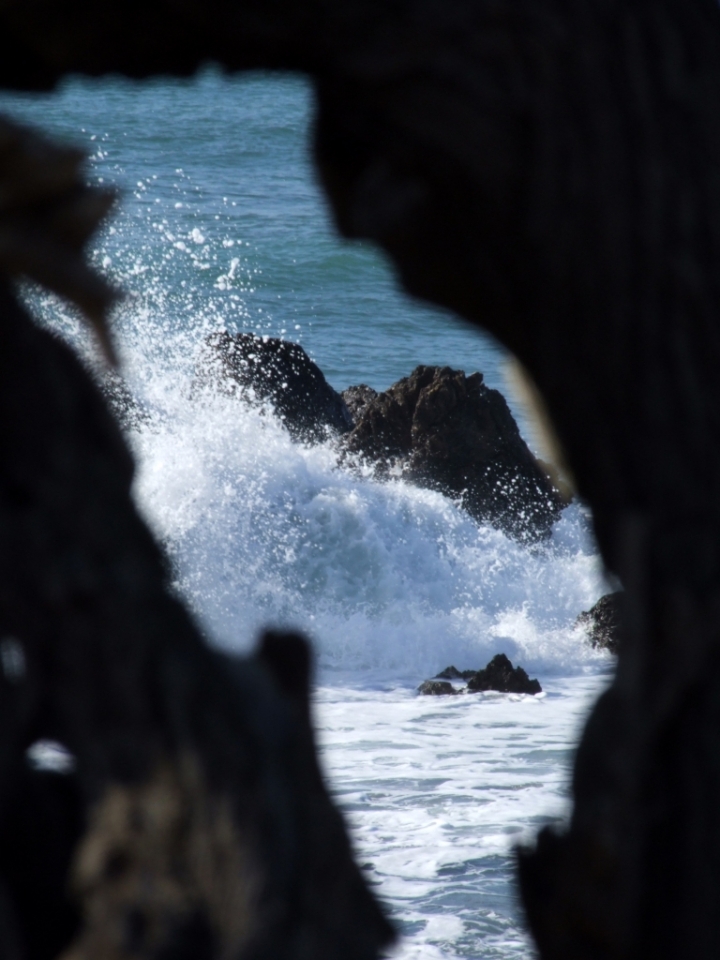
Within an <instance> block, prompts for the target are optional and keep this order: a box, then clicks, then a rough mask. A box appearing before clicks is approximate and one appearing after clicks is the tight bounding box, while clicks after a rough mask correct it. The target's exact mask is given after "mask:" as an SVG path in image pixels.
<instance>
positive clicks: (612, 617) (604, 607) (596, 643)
mask: <svg viewBox="0 0 720 960" xmlns="http://www.w3.org/2000/svg"><path fill="white" fill-rule="evenodd" d="M623 607H624V594H623V592H622V591H621V590H618V591H616V592H615V593H608V594H606V595H605V596H604V597H600V599H599V600H598V602H597V603H596V604H595V605H594V606H593V607H591V608H590V609H589V610H583V612H582V613H581V614H580V616H579V617H578V618H577V621H576V622H577V623H578V624H579V625H580V626H582V627H584V628H585V630H586V632H587V635H588V640H589V641H590V643H591V644H592V645H593V647H600V648H601V649H603V650H609V651H610V653H617V652H618V651H619V649H620V638H621V631H622V628H623Z"/></svg>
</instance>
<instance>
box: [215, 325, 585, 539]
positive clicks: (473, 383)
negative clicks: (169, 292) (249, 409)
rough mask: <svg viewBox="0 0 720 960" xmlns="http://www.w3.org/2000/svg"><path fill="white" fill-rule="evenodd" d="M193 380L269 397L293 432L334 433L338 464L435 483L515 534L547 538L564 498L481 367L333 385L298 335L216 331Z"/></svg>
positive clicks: (299, 436)
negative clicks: (383, 382)
mask: <svg viewBox="0 0 720 960" xmlns="http://www.w3.org/2000/svg"><path fill="white" fill-rule="evenodd" d="M197 381H198V384H199V385H200V386H203V385H211V386H212V387H213V388H215V389H221V390H223V391H226V392H228V393H230V394H238V395H239V396H242V398H243V399H244V400H245V401H246V402H251V403H256V404H258V405H265V404H270V405H271V406H272V407H273V409H274V411H275V413H276V415H277V416H278V417H279V419H280V420H281V421H282V423H283V424H284V425H285V427H286V429H287V430H288V432H289V433H290V435H291V436H292V437H293V439H295V440H297V441H299V442H303V443H317V442H322V441H326V440H328V439H334V440H335V441H336V443H337V447H338V462H339V463H340V464H341V465H343V466H344V467H346V468H348V469H352V468H353V467H354V466H356V465H361V466H362V467H363V468H364V469H367V467H368V466H369V467H370V468H371V470H372V473H373V475H374V476H375V477H376V478H377V479H381V480H382V479H386V478H390V477H393V478H402V479H404V480H407V481H408V482H410V483H413V484H416V485H417V486H420V487H425V488H428V489H432V490H438V491H439V492H441V493H444V494H446V495H447V496H450V497H452V498H453V499H454V500H456V501H457V502H458V503H459V504H460V505H461V506H462V508H463V509H464V510H466V511H467V512H468V514H469V515H470V516H472V517H473V518H474V519H475V520H476V521H477V522H478V523H489V524H491V525H492V526H494V527H496V528H498V529H500V530H502V531H503V532H504V533H506V534H507V535H508V536H511V537H513V538H514V539H517V540H520V541H523V542H535V541H538V540H542V539H545V538H547V537H549V535H550V533H551V530H552V527H553V525H554V523H555V522H556V521H557V520H558V519H559V517H560V514H561V512H562V509H563V507H564V506H565V505H566V500H565V498H564V497H563V495H562V494H561V493H560V491H559V490H558V489H557V488H556V487H555V486H554V484H553V482H552V480H551V478H550V476H549V475H548V472H547V470H546V469H544V467H543V465H542V464H541V463H540V462H539V461H538V460H537V459H536V458H535V457H534V456H533V454H532V453H531V452H530V450H529V448H528V446H527V444H526V443H525V441H524V440H523V439H522V437H521V435H520V431H519V429H518V426H517V424H516V422H515V420H514V418H513V416H512V414H511V412H510V409H509V407H508V405H507V402H506V401H505V398H504V397H503V396H502V394H501V393H500V392H499V391H497V390H492V389H490V388H489V387H487V386H486V384H485V383H484V381H483V375H482V374H481V373H473V374H471V375H470V376H466V375H465V374H464V373H463V372H462V371H459V370H452V369H451V368H450V367H430V366H419V367H416V369H415V370H414V371H412V373H411V374H410V375H409V376H407V377H404V378H402V379H401V380H399V381H398V382H397V383H395V384H393V385H392V386H391V387H390V388H389V389H388V390H385V391H382V392H378V391H375V390H373V389H372V388H371V387H368V386H367V385H365V384H358V385H355V386H351V387H348V388H347V389H346V390H345V391H343V393H342V394H340V393H338V392H337V391H336V390H334V389H333V387H331V386H330V384H329V383H328V382H327V380H326V379H325V376H324V374H323V372H322V370H320V368H319V367H318V366H317V364H315V363H314V362H313V361H312V360H311V359H310V358H309V357H308V355H307V354H306V353H305V351H304V350H303V348H302V347H301V346H299V345H298V344H295V343H291V342H289V341H285V340H279V339H277V338H273V337H258V336H255V335H254V334H249V333H237V334H230V333H228V332H220V333H214V334H211V335H210V336H209V337H208V338H207V340H206V342H205V349H204V351H203V354H202V357H201V361H200V365H199V371H198V378H197Z"/></svg>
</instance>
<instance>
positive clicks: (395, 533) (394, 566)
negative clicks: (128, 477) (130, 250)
mask: <svg viewBox="0 0 720 960" xmlns="http://www.w3.org/2000/svg"><path fill="white" fill-rule="evenodd" d="M179 352H180V353H181V354H182V355H183V360H185V358H186V356H187V351H179ZM154 371H155V372H154V377H153V383H154V390H153V394H152V395H151V397H150V398H149V399H150V400H151V401H152V402H153V403H154V411H153V416H152V419H151V420H150V421H149V422H148V423H146V424H145V425H143V426H142V427H141V429H139V430H138V431H137V432H136V433H135V435H134V437H133V442H134V445H135V449H136V453H137V457H138V462H139V464H140V469H139V475H138V480H137V485H136V491H137V498H138V501H139V503H140V504H141V505H142V508H143V510H144V511H145V513H146V515H147V516H148V517H149V519H150V521H151V523H152V524H153V526H154V528H155V529H156V531H157V533H158V535H159V536H160V538H161V539H162V540H163V542H165V543H166V545H167V548H168V550H169V552H170V554H171V556H172V558H173V560H174V562H175V565H176V569H177V576H178V584H179V586H180V589H181V590H182V591H183V592H184V593H185V595H186V596H188V597H189V598H190V599H191V602H192V605H193V607H194V609H195V610H196V611H197V613H198V615H199V617H200V618H201V620H202V622H203V623H204V624H205V626H206V628H207V632H208V635H209V636H211V637H212V638H214V639H215V640H216V641H217V642H220V643H222V644H223V645H226V646H229V647H231V648H233V649H247V647H248V645H249V644H250V643H251V642H252V639H253V638H254V635H255V634H256V632H257V630H258V629H259V627H260V626H261V625H262V624H263V623H267V622H272V623H275V624H285V625H292V626H298V627H301V628H302V629H305V630H306V631H307V632H308V633H309V634H310V635H311V636H313V637H314V639H315V641H316V644H317V648H318V651H319V654H320V658H321V663H322V665H323V666H326V667H334V668H340V669H345V670H348V669H353V670H363V671H367V670H377V669H382V670H392V671H396V672H400V673H403V674H404V675H406V676H421V675H424V674H427V673H428V672H434V671H436V670H439V669H441V668H442V667H443V666H446V665H447V664H448V663H450V662H457V663H459V664H462V665H465V666H468V665H484V663H485V662H486V661H487V659H489V657H490V656H492V654H493V653H495V652H498V651H502V652H504V653H507V654H508V655H509V656H510V657H511V659H514V660H515V659H518V658H519V659H521V661H522V662H523V663H524V664H526V665H527V666H528V667H531V668H532V669H533V670H535V671H541V672H548V671H550V672H554V673H558V672H560V673H562V672H568V671H570V672H574V671H576V670H577V669H579V668H582V667H584V666H586V665H587V664H589V663H591V662H597V660H598V655H597V654H594V653H592V651H590V650H589V649H588V648H587V646H586V645H585V644H583V643H581V642H580V641H579V637H578V634H577V632H576V631H575V630H574V629H573V624H574V620H575V617H576V616H577V614H578V613H579V612H580V611H581V610H582V609H586V608H587V606H588V605H589V604H591V603H592V602H594V600H595V599H597V596H598V595H599V594H600V592H601V591H602V580H601V577H600V570H599V566H598V562H597V558H596V556H595V552H594V550H593V547H592V544H591V541H590V538H589V536H588V533H587V518H586V517H585V515H584V513H583V510H582V508H580V507H578V506H572V507H570V508H569V510H567V511H566V512H565V515H564V517H563V519H562V521H561V522H560V523H559V524H558V526H557V529H556V531H555V533H554V535H553V538H552V540H551V541H550V542H549V543H548V544H547V545H539V546H535V547H532V548H529V547H527V546H525V545H520V544H517V543H515V542H513V541H512V540H509V539H508V538H507V537H505V536H504V535H503V534H502V533H500V532H498V531H497V530H494V529H493V528H491V527H478V526H477V525H476V524H475V523H474V522H473V521H472V520H471V519H470V518H469V517H468V516H467V515H466V514H465V513H464V511H463V510H462V509H461V508H460V507H459V506H458V505H457V504H456V503H453V502H451V501H450V500H449V499H448V498H446V497H444V496H442V495H441V494H439V493H435V492H431V491H427V490H421V489H418V488H416V487H413V486H411V485H409V484H406V483H403V482H401V481H391V482H386V483H380V482H375V481H373V480H372V479H371V478H370V477H369V476H363V475H362V474H358V473H353V472H350V471H348V470H344V469H341V468H339V467H338V466H337V461H336V451H335V448H334V446H333V444H332V443H328V444H326V445H319V446H314V447H304V446H301V445H297V444H294V443H293V442H292V441H291V440H290V438H289V436H288V434H287V433H286V431H285V430H284V429H283V428H282V426H281V425H280V424H279V422H278V421H277V420H276V418H275V417H274V416H273V415H272V412H271V411H270V410H267V409H266V410H258V409H257V408H253V407H251V406H249V405H248V404H246V403H245V402H243V401H241V400H239V399H237V398H231V397H226V396H222V395H219V394H213V393H212V392H207V391H206V392H204V393H203V394H202V396H193V393H192V390H191V388H190V387H191V379H190V378H189V377H188V376H187V373H186V372H184V371H181V372H180V373H178V371H177V370H174V369H170V370H167V371H166V373H165V377H166V378H167V379H166V382H165V384H164V390H162V391H160V390H159V388H158V368H157V365H155V366H154ZM138 379H141V378H138ZM160 379H162V378H160Z"/></svg>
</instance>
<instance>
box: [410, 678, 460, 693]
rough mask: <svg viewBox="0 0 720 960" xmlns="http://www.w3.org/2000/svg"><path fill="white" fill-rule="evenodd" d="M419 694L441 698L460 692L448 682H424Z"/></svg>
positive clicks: (419, 688)
mask: <svg viewBox="0 0 720 960" xmlns="http://www.w3.org/2000/svg"><path fill="white" fill-rule="evenodd" d="M418 693H424V694H428V695H430V696H435V697H441V696H447V695H450V696H452V695H453V694H456V693H460V691H459V690H456V689H455V687H454V686H453V685H452V684H451V683H448V681H447V680H423V682H422V683H421V684H420V686H419V687H418Z"/></svg>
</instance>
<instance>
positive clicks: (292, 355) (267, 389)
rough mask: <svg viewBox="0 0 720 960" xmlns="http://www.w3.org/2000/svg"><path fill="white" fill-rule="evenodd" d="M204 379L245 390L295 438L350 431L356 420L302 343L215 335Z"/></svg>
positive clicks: (309, 439)
mask: <svg viewBox="0 0 720 960" xmlns="http://www.w3.org/2000/svg"><path fill="white" fill-rule="evenodd" d="M201 380H202V381H205V382H208V381H211V380H212V381H213V382H215V383H218V384H225V385H228V386H231V387H232V388H234V389H238V388H239V389H240V390H241V391H242V392H243V394H244V395H245V396H246V397H249V398H252V399H255V400H257V401H258V402H259V403H269V404H271V406H272V407H273V408H274V409H275V412H276V414H277V415H278V417H279V418H280V420H281V421H282V422H283V423H284V425H285V426H286V428H287V429H288V431H289V433H290V435H291V436H292V437H293V438H294V439H296V440H301V441H303V442H313V441H321V440H325V439H327V437H328V436H329V435H332V434H333V433H346V432H347V431H348V430H350V429H351V428H352V425H353V420H352V417H351V416H350V412H349V410H348V408H347V406H346V405H345V401H344V400H343V399H342V397H341V396H340V394H339V393H337V391H336V390H333V388H332V387H331V386H330V384H329V383H328V382H327V380H326V379H325V376H324V374H323V372H322V370H321V369H320V367H318V365H317V364H316V363H313V361H312V360H311V359H310V357H308V355H307V354H306V353H305V351H304V350H303V348H302V347H301V346H300V345H299V344H297V343H290V342H289V341H287V340H280V339H277V338H276V337H257V336H255V335H254V334H252V333H235V334H233V333H228V332H226V331H223V332H221V333H212V334H210V336H209V337H208V338H207V351H206V354H205V356H204V358H203V363H202V371H201Z"/></svg>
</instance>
